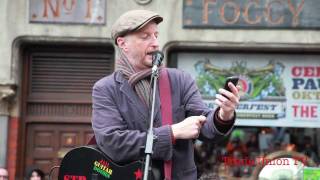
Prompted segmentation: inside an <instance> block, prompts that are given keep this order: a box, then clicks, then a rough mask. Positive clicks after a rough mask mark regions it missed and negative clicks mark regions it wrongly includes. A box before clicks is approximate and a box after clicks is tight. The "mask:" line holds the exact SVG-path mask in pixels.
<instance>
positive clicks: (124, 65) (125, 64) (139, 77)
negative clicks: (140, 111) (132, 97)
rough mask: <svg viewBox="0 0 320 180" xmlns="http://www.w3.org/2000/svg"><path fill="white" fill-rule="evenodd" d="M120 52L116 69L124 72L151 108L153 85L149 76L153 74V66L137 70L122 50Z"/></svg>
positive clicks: (131, 84)
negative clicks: (150, 94)
mask: <svg viewBox="0 0 320 180" xmlns="http://www.w3.org/2000/svg"><path fill="white" fill-rule="evenodd" d="M119 54H120V57H119V59H118V60H117V62H116V69H117V70H119V71H121V72H122V73H123V75H124V76H125V78H126V79H128V83H129V85H130V86H131V87H133V88H134V90H135V92H136V93H137V95H138V96H139V98H140V99H141V100H142V101H143V102H144V104H145V105H146V106H147V107H148V108H149V106H150V103H149V101H150V96H149V93H150V90H151V85H150V82H149V80H148V78H149V77H150V75H151V68H149V69H145V70H142V71H139V72H137V71H136V70H135V69H134V67H133V66H132V65H131V64H130V62H129V60H128V58H127V57H126V56H125V55H124V54H123V53H122V52H121V50H120V53H119Z"/></svg>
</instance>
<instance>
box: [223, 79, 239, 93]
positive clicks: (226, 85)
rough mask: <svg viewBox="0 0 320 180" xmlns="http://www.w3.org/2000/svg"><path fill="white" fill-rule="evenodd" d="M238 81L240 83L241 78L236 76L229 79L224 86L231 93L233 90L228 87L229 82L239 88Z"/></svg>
mask: <svg viewBox="0 0 320 180" xmlns="http://www.w3.org/2000/svg"><path fill="white" fill-rule="evenodd" d="M238 81H239V77H236V76H232V77H227V80H226V82H225V84H224V89H225V90H227V91H230V92H231V90H230V88H229V86H228V84H229V82H231V83H232V84H233V85H235V86H237V84H238Z"/></svg>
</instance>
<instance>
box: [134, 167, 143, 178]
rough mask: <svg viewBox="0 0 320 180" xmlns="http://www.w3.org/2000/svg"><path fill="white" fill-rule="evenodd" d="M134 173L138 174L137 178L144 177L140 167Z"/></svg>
mask: <svg viewBox="0 0 320 180" xmlns="http://www.w3.org/2000/svg"><path fill="white" fill-rule="evenodd" d="M134 175H135V176H136V180H138V179H140V180H141V179H142V172H141V170H140V169H138V170H137V171H135V172H134Z"/></svg>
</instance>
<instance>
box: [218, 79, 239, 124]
mask: <svg viewBox="0 0 320 180" xmlns="http://www.w3.org/2000/svg"><path fill="white" fill-rule="evenodd" d="M228 86H229V88H230V90H231V92H229V91H227V90H225V89H219V93H220V94H216V100H215V103H216V104H217V105H218V106H219V107H220V111H219V117H220V119H221V120H231V119H233V115H234V111H235V109H236V107H237V106H238V104H239V100H240V95H239V89H240V86H237V87H236V86H234V85H233V84H232V83H231V82H229V83H228ZM222 94H223V95H225V96H226V97H225V96H223V95H222Z"/></svg>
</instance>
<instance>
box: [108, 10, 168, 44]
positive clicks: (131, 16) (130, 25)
mask: <svg viewBox="0 0 320 180" xmlns="http://www.w3.org/2000/svg"><path fill="white" fill-rule="evenodd" d="M162 20H163V18H162V17H161V16H160V15H159V14H157V13H155V12H152V11H148V10H131V11H128V12H126V13H124V14H123V15H121V16H120V17H119V18H118V19H117V20H116V22H115V23H114V24H113V25H112V28H111V37H112V39H114V41H115V43H116V45H117V38H118V37H121V36H125V35H127V34H128V33H130V32H134V31H137V30H139V29H141V28H143V27H144V26H145V25H146V24H148V23H149V22H151V21H154V22H156V23H157V24H159V23H160V22H162Z"/></svg>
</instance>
